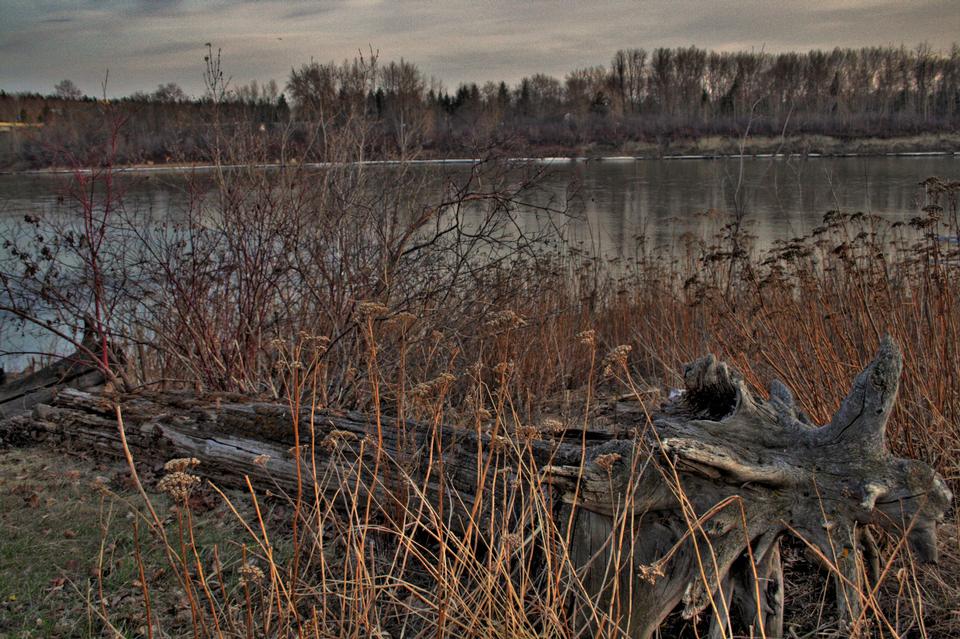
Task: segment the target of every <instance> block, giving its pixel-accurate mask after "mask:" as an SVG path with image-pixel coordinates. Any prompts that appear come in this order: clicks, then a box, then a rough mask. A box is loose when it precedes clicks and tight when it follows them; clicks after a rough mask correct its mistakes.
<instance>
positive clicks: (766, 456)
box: [0, 339, 952, 638]
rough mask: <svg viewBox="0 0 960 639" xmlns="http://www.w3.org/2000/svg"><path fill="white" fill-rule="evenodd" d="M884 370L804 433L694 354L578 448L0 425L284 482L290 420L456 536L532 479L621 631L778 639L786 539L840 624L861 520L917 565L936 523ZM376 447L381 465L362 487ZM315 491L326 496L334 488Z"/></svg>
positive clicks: (776, 386) (253, 428)
mask: <svg viewBox="0 0 960 639" xmlns="http://www.w3.org/2000/svg"><path fill="white" fill-rule="evenodd" d="M901 367H902V364H901V356H900V352H899V350H898V349H897V347H896V345H895V344H894V343H893V342H892V341H890V340H889V339H888V340H885V341H884V342H883V343H882V345H881V347H880V351H879V353H878V355H877V356H876V358H875V359H874V361H873V362H872V363H871V364H870V365H869V366H868V367H867V368H866V369H865V370H864V371H863V372H862V373H861V374H860V375H859V376H858V377H857V378H856V380H855V381H854V384H853V389H852V390H851V391H850V394H849V395H848V397H847V398H846V400H845V401H844V402H843V404H842V406H841V407H840V409H839V411H838V412H837V414H836V416H835V417H834V419H833V420H832V421H831V422H830V424H827V425H825V426H823V427H817V426H815V425H813V424H811V423H810V422H809V420H808V419H807V418H806V417H805V416H804V415H803V413H802V412H801V411H800V410H799V409H798V408H797V406H796V405H795V402H794V400H793V396H792V394H791V393H790V391H789V390H788V389H787V388H786V387H785V386H784V385H783V384H781V383H779V382H773V383H771V385H770V389H769V394H770V398H769V399H768V400H763V399H761V398H759V397H756V396H754V394H753V393H751V392H750V390H749V389H748V388H747V386H746V384H745V383H744V381H743V379H742V378H741V377H740V375H739V374H737V373H736V372H735V371H733V370H732V369H730V368H729V367H728V366H727V365H726V364H724V363H722V362H718V361H717V360H716V359H715V358H714V357H713V356H708V357H706V358H703V359H701V360H698V361H697V362H694V363H693V364H690V365H689V366H687V368H686V370H685V381H686V387H687V388H686V392H685V393H684V394H683V395H682V396H681V397H680V398H679V399H677V400H675V401H673V402H672V403H669V404H667V405H665V406H664V407H662V409H661V410H660V412H658V413H657V414H655V415H654V416H653V419H652V423H648V422H647V419H646V414H645V411H644V410H642V409H641V407H640V406H639V404H626V403H621V404H617V405H616V406H614V407H612V408H611V409H610V410H609V411H608V414H606V415H605V416H604V417H602V418H600V419H598V421H597V423H596V425H595V431H594V432H592V433H590V436H589V437H587V436H585V435H584V434H583V433H581V432H575V431H569V430H568V431H566V432H559V433H547V432H542V433H541V436H540V437H539V438H537V437H534V436H532V435H531V430H530V429H529V428H527V429H519V430H517V431H516V432H508V431H506V430H494V431H493V432H484V431H482V429H480V428H479V427H478V428H476V429H474V430H470V429H454V428H445V427H438V428H427V427H423V426H422V425H419V424H416V423H413V422H403V421H398V420H395V419H386V418H384V419H383V420H382V421H381V424H380V427H379V428H378V427H377V426H376V424H375V423H374V422H372V421H371V420H370V419H369V418H368V417H365V416H363V415H359V414H355V413H349V412H334V411H318V412H316V413H311V412H310V411H304V412H302V413H301V414H300V415H298V416H296V417H297V419H296V420H295V419H294V416H292V415H291V413H290V411H289V410H288V409H287V407H286V405H281V404H273V403H262V402H251V401H248V400H243V399H241V398H231V397H219V398H216V399H210V398H206V399H203V398H196V397H189V396H178V395H170V394H167V395H149V394H140V395H131V396H123V397H119V398H110V397H103V396H97V395H92V394H88V393H84V392H81V391H77V390H73V389H63V390H62V391H61V392H60V393H59V394H58V395H57V397H56V398H55V399H54V401H53V402H52V403H51V404H50V405H38V406H37V407H36V408H35V410H34V412H33V415H32V416H31V417H29V418H27V417H20V418H16V419H14V420H7V421H6V423H5V425H3V426H0V428H3V427H5V428H7V429H10V428H20V429H23V428H26V429H31V430H32V432H33V433H35V434H37V435H39V436H41V437H54V438H56V439H58V440H61V441H62V442H63V443H64V444H65V445H68V446H82V447H87V448H94V449H97V450H101V451H104V452H108V453H113V454H117V453H119V451H120V442H119V437H118V431H117V421H116V418H115V413H114V406H115V403H116V402H117V401H119V403H120V406H121V409H122V413H123V416H124V421H125V432H126V437H127V440H128V442H129V445H130V447H131V449H132V450H133V452H134V455H135V456H139V457H149V458H153V459H161V460H162V459H166V458H171V457H188V456H189V457H196V458H198V459H200V460H201V462H202V464H201V466H200V470H201V471H202V472H203V473H205V474H207V475H208V476H209V477H210V478H211V479H212V480H213V481H214V482H216V483H218V484H221V485H224V484H231V483H233V484H240V483H241V482H243V478H244V477H245V476H249V477H250V479H251V480H252V481H253V482H254V483H255V484H260V485H267V486H271V485H274V484H279V485H280V486H281V487H283V488H286V489H291V490H292V489H293V488H294V487H295V486H296V484H297V481H296V464H295V458H294V453H293V451H292V450H291V447H292V446H293V445H294V443H295V441H294V435H293V432H294V422H295V421H296V422H297V430H298V431H299V433H300V439H299V445H300V451H301V453H302V455H303V457H302V460H303V463H305V464H307V468H308V469H309V468H311V464H313V463H316V468H317V472H318V473H320V474H323V473H335V474H336V476H338V477H340V478H343V481H346V478H354V479H360V480H361V484H362V485H364V486H365V487H366V489H372V490H374V491H375V496H376V497H377V499H378V500H379V501H380V503H382V504H383V507H384V508H389V507H390V501H391V500H396V501H397V502H400V501H404V500H410V499H413V498H414V495H413V494H412V493H411V492H410V491H407V492H406V493H404V494H403V495H400V494H398V492H397V489H396V488H397V486H398V485H400V484H402V482H396V484H393V485H388V484H390V483H391V482H390V477H391V474H392V476H393V477H394V478H398V477H401V476H404V477H414V478H417V480H418V484H419V485H420V486H422V487H423V494H424V495H425V498H426V499H428V500H430V501H431V502H432V503H433V504H434V505H435V506H436V505H437V504H440V503H441V502H442V508H443V510H442V512H443V513H444V514H445V517H447V518H449V521H450V524H451V525H452V526H454V527H459V529H462V530H465V529H468V527H469V526H470V523H471V522H476V521H478V520H479V519H480V517H478V516H477V514H476V513H474V512H471V508H470V507H469V506H470V505H472V504H476V503H483V502H484V500H483V499H479V497H480V496H478V495H477V494H476V493H477V492H478V487H480V488H479V492H483V493H492V492H496V491H497V490H498V489H499V488H502V487H503V486H505V485H507V483H508V482H510V481H511V479H512V478H514V477H516V476H517V475H518V474H522V473H524V472H536V473H538V474H539V477H540V478H541V479H542V481H543V482H544V483H545V484H546V485H547V486H548V487H549V488H550V490H551V495H550V498H551V499H552V500H553V503H555V509H556V511H557V513H558V514H560V515H562V516H561V517H557V521H564V522H566V521H567V520H568V519H569V520H570V521H572V522H573V523H572V525H573V529H572V530H571V531H569V532H570V533H571V534H572V537H571V538H572V540H573V542H572V544H571V547H570V548H569V552H570V556H571V559H572V561H573V563H574V565H575V566H577V567H578V568H577V570H578V577H579V578H580V579H581V580H582V582H583V583H584V585H585V586H586V588H587V590H588V592H590V593H592V594H593V595H594V596H595V598H596V603H597V604H598V605H599V606H600V608H601V609H603V610H608V611H612V614H613V616H614V617H615V621H616V622H617V623H618V624H619V625H620V626H621V627H622V628H623V630H624V631H625V633H626V634H627V635H628V636H631V637H638V638H646V637H650V636H651V635H652V634H653V633H654V632H655V631H656V629H657V628H658V627H659V625H660V624H661V623H662V622H663V620H664V618H665V617H666V616H667V615H668V614H669V613H670V612H671V611H672V610H673V609H674V608H676V607H677V606H678V605H682V607H683V614H684V615H685V616H687V617H693V616H695V615H699V614H701V613H705V612H706V611H708V609H709V610H710V611H712V613H713V615H714V619H713V622H712V625H711V631H710V632H711V636H715V637H719V636H723V635H724V634H726V635H727V636H729V635H730V632H729V630H730V629H735V627H736V625H739V626H741V627H746V628H751V627H752V629H753V630H754V632H755V633H757V634H758V635H759V634H760V632H761V628H762V632H763V633H764V634H765V636H767V637H768V638H772V637H779V636H782V631H783V601H784V593H783V573H782V567H781V563H780V551H779V540H780V538H781V537H782V536H783V535H785V534H791V535H797V536H800V537H802V538H804V539H805V540H806V541H807V542H808V543H809V544H811V545H812V546H813V547H815V548H817V549H819V551H820V552H821V553H822V554H823V555H824V557H826V558H827V560H828V561H829V562H830V563H831V564H833V566H834V567H835V569H836V582H837V589H836V591H837V608H838V613H839V614H840V616H841V619H842V620H846V621H849V620H853V619H856V618H857V617H858V615H859V614H860V611H861V606H862V603H861V600H860V596H859V594H858V592H859V591H860V590H862V589H863V585H864V570H863V569H862V567H863V562H862V552H861V551H862V540H863V539H864V531H865V530H866V528H865V527H866V526H867V525H871V524H872V525H876V526H879V527H881V528H883V529H886V530H888V531H890V532H892V533H894V534H906V535H907V539H908V541H909V543H910V544H911V546H912V548H913V551H914V553H915V556H916V557H917V558H918V559H920V560H922V561H935V560H936V526H937V524H938V523H940V521H941V520H942V518H943V515H944V512H945V511H946V509H947V508H948V506H949V504H950V501H951V499H952V495H951V494H950V491H949V490H948V489H947V487H946V485H945V483H944V482H943V480H942V479H941V478H940V477H939V476H938V475H937V474H936V473H935V472H934V471H933V470H932V469H931V468H930V467H929V466H928V465H926V464H924V463H923V462H919V461H913V460H907V459H900V458H896V457H894V456H893V455H892V454H891V453H890V452H889V451H888V449H887V447H886V444H885V441H884V433H885V425H886V422H887V419H888V418H889V416H890V413H891V411H892V408H893V405H894V401H895V398H896V393H897V387H898V383H899V376H900V371H901ZM581 441H585V442H587V445H586V446H581ZM378 453H379V454H380V455H382V459H385V460H389V461H388V462H387V466H388V467H389V471H388V472H386V473H384V474H383V476H381V477H380V478H378V479H373V477H372V476H371V473H370V468H371V466H372V465H373V460H374V459H375V458H377V455H378ZM351 481H352V480H351ZM315 487H316V488H317V489H318V490H320V491H321V492H325V494H326V496H327V497H328V498H330V499H332V500H337V499H342V498H343V495H342V491H340V490H339V485H338V484H337V482H333V483H330V482H325V483H323V484H322V485H319V486H315ZM571 509H572V510H571ZM489 515H490V516H491V517H492V516H494V515H495V514H494V513H489ZM570 515H572V517H571V516H570ZM624 532H626V533H627V534H626V535H625V534H624ZM611 567H614V568H616V569H612V568H611ZM586 623H590V621H589V620H587V621H586ZM724 630H726V631H727V632H724Z"/></svg>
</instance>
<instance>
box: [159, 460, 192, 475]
mask: <svg viewBox="0 0 960 639" xmlns="http://www.w3.org/2000/svg"><path fill="white" fill-rule="evenodd" d="M199 465H200V460H199V459H197V458H196V457H177V458H176V459H171V460H170V461H168V462H167V463H166V464H164V465H163V469H164V470H165V471H167V472H168V473H175V472H182V473H185V472H187V471H188V470H191V469H192V468H196V467H197V466H199Z"/></svg>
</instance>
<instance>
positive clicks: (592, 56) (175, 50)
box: [0, 0, 960, 95]
mask: <svg viewBox="0 0 960 639" xmlns="http://www.w3.org/2000/svg"><path fill="white" fill-rule="evenodd" d="M955 40H960V1H958V0H818V1H803V0H790V1H784V0H590V1H587V2H583V1H578V2H574V1H570V0H550V1H548V0H287V1H282V0H59V1H57V0H0V89H4V90H6V91H39V92H42V93H49V92H51V91H52V90H53V86H54V85H55V84H56V83H57V82H59V81H60V80H63V79H64V78H69V79H71V80H73V81H74V82H75V83H76V84H77V86H79V87H80V89H82V90H83V91H84V92H86V93H88V94H91V95H94V94H97V95H99V94H100V93H101V92H102V90H101V84H102V82H103V80H104V77H105V75H106V74H107V71H108V70H109V81H108V85H107V92H108V94H110V95H125V94H129V93H132V92H134V91H137V90H146V91H150V90H153V89H155V88H156V86H157V85H158V84H161V83H166V82H176V83H178V84H179V85H180V86H182V87H183V88H184V90H185V91H186V92H187V93H189V94H193V95H200V94H201V93H202V87H203V80H202V71H203V55H204V53H205V47H204V45H205V43H207V42H210V43H212V44H213V45H214V47H215V48H217V47H218V48H220V49H222V55H223V68H224V70H225V72H226V74H227V75H228V76H230V77H231V78H232V79H233V81H234V83H246V82H248V81H250V80H254V79H255V80H258V81H261V82H263V81H267V80H270V79H271V78H273V79H276V80H277V81H278V82H280V84H281V85H282V84H283V83H284V82H285V80H286V78H287V77H288V75H289V73H290V70H291V68H292V67H295V66H299V65H300V64H303V63H305V62H309V61H310V60H311V59H314V60H317V61H320V62H328V61H331V60H335V61H342V60H344V59H346V58H352V57H354V56H355V55H356V54H357V52H358V51H360V50H363V51H368V50H369V49H370V48H371V47H372V48H373V49H374V50H378V51H379V54H380V59H381V61H385V60H391V59H399V58H401V57H403V58H405V59H407V60H409V61H411V62H414V63H416V64H417V65H418V66H419V67H420V68H421V69H422V70H423V71H424V72H425V74H426V75H427V76H433V77H435V78H437V79H439V80H441V81H442V82H443V84H444V86H446V87H447V88H451V89H452V88H456V86H457V84H458V83H460V82H478V83H482V82H484V81H486V80H497V81H499V80H506V81H507V82H508V83H511V84H513V83H515V82H516V81H517V80H519V79H520V78H522V77H523V76H525V75H531V74H533V73H538V72H543V73H548V74H551V75H555V76H557V77H560V78H562V77H563V76H564V75H565V74H566V73H567V72H569V71H571V70H573V69H575V68H578V67H584V66H590V65H597V64H602V65H606V64H608V63H609V60H610V58H611V57H612V55H613V53H614V52H615V51H616V50H617V49H620V48H628V47H643V48H646V49H647V50H650V49H653V48H655V47H660V46H669V47H673V46H689V45H696V46H699V47H702V48H708V49H717V50H736V49H747V50H750V49H752V50H764V51H768V52H779V51H785V50H799V51H806V50H809V49H814V48H821V49H822V48H826V49H832V48H833V47H835V46H843V47H860V46H878V45H895V46H899V45H901V44H905V45H907V46H908V47H912V46H915V45H916V44H918V43H920V42H927V43H929V44H930V45H931V46H932V47H933V48H934V49H935V50H943V51H947V50H949V48H950V45H951V44H952V43H953V42H954V41H955Z"/></svg>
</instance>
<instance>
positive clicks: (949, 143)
mask: <svg viewBox="0 0 960 639" xmlns="http://www.w3.org/2000/svg"><path fill="white" fill-rule="evenodd" d="M948 156H955V157H960V133H943V134H925V135H918V136H909V137H897V138H853V139H848V140H847V139H840V138H832V137H827V136H795V137H787V138H780V137H752V138H749V139H747V140H746V141H744V140H742V139H738V138H731V137H703V138H698V139H691V140H681V141H674V142H666V143H661V144H656V143H652V142H650V143H644V142H629V143H626V144H623V145H619V146H614V145H587V146H583V147H580V148H576V149H564V148H555V147H548V148H531V149H529V150H528V152H527V153H526V154H524V155H518V156H513V157H505V158H503V159H504V160H507V161H513V162H538V163H563V162H643V161H656V160H727V159H741V158H745V159H783V158H844V157H948ZM483 160H484V158H478V157H469V156H468V157H457V156H455V155H451V156H442V155H439V154H435V153H432V152H430V151H429V150H426V151H424V152H423V153H422V155H421V156H420V157H417V158H415V159H406V160H400V159H381V160H364V161H362V162H354V163H351V164H353V165H362V166H390V165H397V164H400V163H403V162H406V163H408V164H426V165H444V164H451V165H452V164H475V163H478V162H481V161H483ZM247 166H250V165H249V164H221V165H219V168H225V169H232V168H241V167H247ZM254 166H257V167H259V168H264V169H279V168H283V167H287V166H291V167H292V166H301V163H299V162H298V161H296V160H291V161H288V162H281V161H275V162H263V163H257V164H255V165H254ZM302 166H306V167H309V168H323V167H327V166H332V164H331V163H328V162H306V163H302ZM112 168H113V171H115V172H118V173H152V172H184V171H198V172H203V171H212V170H214V169H216V168H218V166H217V165H215V164H211V163H209V162H145V163H135V164H118V165H115V166H113V167H112ZM77 170H78V169H76V168H73V167H66V166H52V167H43V168H34V169H0V175H58V174H69V173H73V172H75V171H77ZM79 170H81V171H92V170H93V169H92V168H89V167H87V168H80V169H79Z"/></svg>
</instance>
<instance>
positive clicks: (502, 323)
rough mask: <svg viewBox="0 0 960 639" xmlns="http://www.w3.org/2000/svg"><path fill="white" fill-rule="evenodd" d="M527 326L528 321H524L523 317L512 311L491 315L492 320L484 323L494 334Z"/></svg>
mask: <svg viewBox="0 0 960 639" xmlns="http://www.w3.org/2000/svg"><path fill="white" fill-rule="evenodd" d="M526 325H527V320H525V319H523V318H522V317H521V316H519V315H517V314H516V313H515V312H514V311H511V310H505V311H498V312H496V313H494V314H493V315H491V316H490V319H488V320H487V321H486V322H485V323H484V326H486V328H487V330H489V331H491V332H493V333H497V332H500V331H504V330H510V329H514V328H520V327H521V326H526Z"/></svg>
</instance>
